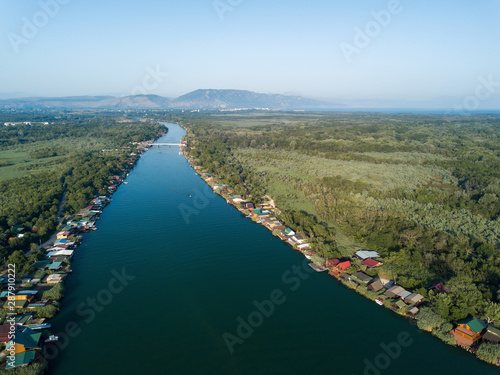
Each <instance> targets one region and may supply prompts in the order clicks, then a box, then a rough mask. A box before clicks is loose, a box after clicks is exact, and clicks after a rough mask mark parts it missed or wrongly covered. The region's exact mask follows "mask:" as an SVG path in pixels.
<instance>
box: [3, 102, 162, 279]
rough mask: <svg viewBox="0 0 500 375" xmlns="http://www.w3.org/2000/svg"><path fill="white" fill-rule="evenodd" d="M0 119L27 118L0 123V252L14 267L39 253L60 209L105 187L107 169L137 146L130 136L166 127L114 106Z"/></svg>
mask: <svg viewBox="0 0 500 375" xmlns="http://www.w3.org/2000/svg"><path fill="white" fill-rule="evenodd" d="M0 119H1V120H3V121H0V123H1V124H3V123H4V122H8V121H19V122H31V123H32V125H26V124H16V125H15V126H4V125H2V126H1V127H0V259H1V260H2V263H3V264H4V265H5V264H7V263H15V264H16V265H17V269H18V270H19V271H20V273H21V274H22V273H28V272H31V271H32V269H31V265H32V264H33V263H34V261H36V260H37V259H39V258H40V257H43V254H42V253H41V252H39V251H37V248H38V245H39V244H40V243H42V242H43V241H44V240H46V239H47V238H48V237H50V235H51V234H52V233H53V232H54V231H55V230H56V228H57V225H58V213H59V209H60V208H61V212H60V216H61V217H64V216H65V215H70V214H74V213H76V212H78V211H79V210H80V209H81V208H82V207H84V206H85V205H86V204H88V202H89V201H90V200H91V199H92V197H93V196H95V195H96V194H106V193H107V186H108V185H109V178H110V176H112V175H115V174H118V173H120V171H121V169H122V168H123V162H124V160H125V159H127V158H128V157H129V154H131V153H132V152H133V151H134V150H135V151H136V149H135V147H134V145H132V144H131V142H138V141H144V140H150V139H154V138H156V137H157V136H158V134H160V133H162V132H163V133H164V132H165V127H164V126H163V125H160V124H158V123H157V122H156V121H150V120H147V121H146V120H141V121H139V120H135V119H134V118H128V117H126V116H123V115H120V114H117V113H114V114H113V115H112V114H109V113H94V112H85V113H60V112H54V111H47V112H40V111H37V112H21V113H20V112H16V113H14V114H13V113H12V112H6V113H2V112H0ZM38 122H40V123H38ZM45 122H48V125H44V124H43V123H45ZM29 250H31V254H30V256H29V257H28V258H26V257H24V255H23V254H24V253H26V252H28V251H29Z"/></svg>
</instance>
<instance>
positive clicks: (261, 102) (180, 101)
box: [0, 90, 333, 109]
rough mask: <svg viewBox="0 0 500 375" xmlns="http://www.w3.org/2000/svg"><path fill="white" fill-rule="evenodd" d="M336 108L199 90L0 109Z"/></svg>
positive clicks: (22, 103)
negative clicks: (176, 94)
mask: <svg viewBox="0 0 500 375" xmlns="http://www.w3.org/2000/svg"><path fill="white" fill-rule="evenodd" d="M332 105H333V104H332V103H329V102H322V101H318V100H314V99H307V98H302V97H300V96H286V95H278V94H259V93H255V92H252V91H245V90H196V91H193V92H190V93H188V94H186V95H182V96H180V97H178V98H177V99H174V100H171V99H168V98H164V97H162V96H158V95H134V96H125V97H113V96H68V97H61V98H37V97H32V98H19V99H8V100H0V109H49V108H68V109H79V108H81V109H83V108H89V109H92V108H93V109H154V108H158V109H239V108H249V109H253V108H269V109H306V108H324V107H331V106H332Z"/></svg>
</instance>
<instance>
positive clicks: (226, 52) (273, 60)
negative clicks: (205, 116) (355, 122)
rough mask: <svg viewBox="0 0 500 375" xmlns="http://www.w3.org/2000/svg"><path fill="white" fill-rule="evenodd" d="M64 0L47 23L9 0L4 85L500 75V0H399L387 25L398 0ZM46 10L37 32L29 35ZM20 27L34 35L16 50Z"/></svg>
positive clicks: (171, 86)
mask: <svg viewBox="0 0 500 375" xmlns="http://www.w3.org/2000/svg"><path fill="white" fill-rule="evenodd" d="M43 1H44V0H42V2H43ZM51 1H56V2H57V0H45V2H47V3H50V2H51ZM60 1H61V2H63V0H60ZM64 2H67V4H64V5H59V10H58V11H57V12H55V14H52V15H48V16H45V17H46V19H45V20H44V15H43V14H41V13H40V12H45V14H47V11H43V10H42V8H41V5H40V2H39V1H33V0H16V1H12V0H0V10H1V11H0V50H1V51H2V53H1V56H0V93H28V94H33V95H40V96H63V95H105V94H115V95H118V94H121V95H127V94H130V93H131V91H132V90H133V89H134V88H135V87H137V86H138V85H139V86H140V85H142V82H143V79H144V78H145V76H147V75H148V71H147V68H148V67H151V68H156V67H157V66H158V67H160V69H161V71H162V72H168V74H169V75H168V77H162V78H161V82H160V81H158V82H157V85H151V86H150V87H152V86H154V88H150V89H148V90H147V92H148V93H152V94H159V95H164V96H178V95H181V94H184V93H187V92H189V91H192V90H195V89H198V88H215V89H223V88H232V89H248V90H253V91H257V92H265V93H271V92H272V93H285V94H289V93H293V94H301V95H304V96H309V97H323V98H346V99H356V98H363V99H370V98H373V99H407V100H425V99H432V98H435V97H440V96H450V95H451V96H464V95H470V94H473V93H474V90H475V88H476V87H477V85H478V82H479V81H478V79H479V77H488V76H490V75H491V76H492V77H493V78H494V79H495V80H496V81H499V82H500V48H499V46H500V44H499V41H500V22H499V20H500V1H499V0H482V1H478V2H472V1H466V0H439V1H435V0H419V1H416V0H413V1H411V0H400V6H399V8H398V9H400V10H401V11H400V12H399V13H398V14H393V15H392V16H391V20H390V21H389V22H388V24H387V25H385V26H380V27H379V28H380V30H377V29H376V25H375V26H374V25H373V23H372V24H369V22H372V21H373V20H374V17H373V15H372V14H371V12H372V11H381V10H387V9H388V4H389V3H390V1H345V0H344V1H335V0H321V1H318V0H312V1H298V0H266V1H264V0H242V1H238V0H220V1H219V4H231V3H233V4H236V5H228V6H230V7H231V8H233V9H232V10H231V11H227V12H225V13H224V14H223V17H222V18H223V19H221V18H220V17H219V15H218V13H217V11H216V10H215V7H214V0H184V1H180V0H176V1H172V0H142V1H138V0H120V1H117V0H99V1H98V0H85V1H83V0H80V1H77V0H64ZM238 3H240V4H238ZM37 16H38V19H37V22H38V24H39V25H41V27H39V28H38V30H37V31H36V35H29V34H26V33H24V34H23V31H22V28H23V24H25V21H26V19H27V20H28V21H30V22H33V21H35V18H36V17H37ZM45 21H48V22H46V25H44V22H45ZM367 25H371V26H372V27H374V28H373V29H372V31H373V32H372V35H373V37H371V38H370V44H369V45H368V46H367V47H363V48H358V51H359V53H354V54H351V56H350V58H351V59H350V61H348V59H346V57H345V54H344V53H343V52H342V48H341V46H342V45H343V44H342V43H344V46H345V45H346V44H349V45H351V46H353V47H356V44H355V43H354V36H355V29H356V28H359V29H361V30H365V29H366V27H367ZM13 34H16V35H17V36H19V37H23V38H24V37H26V36H27V37H26V38H25V40H24V41H26V42H27V43H20V42H19V39H16V40H17V42H18V45H17V47H18V52H16V51H15V48H14V47H13V46H14V45H15V43H13V42H12V38H13ZM19 43H20V44H19ZM358 47H359V45H358ZM356 48H357V47H356ZM148 82H149V83H155V82H152V81H148ZM496 90H497V91H498V92H497V93H496V94H498V93H500V87H497V88H496Z"/></svg>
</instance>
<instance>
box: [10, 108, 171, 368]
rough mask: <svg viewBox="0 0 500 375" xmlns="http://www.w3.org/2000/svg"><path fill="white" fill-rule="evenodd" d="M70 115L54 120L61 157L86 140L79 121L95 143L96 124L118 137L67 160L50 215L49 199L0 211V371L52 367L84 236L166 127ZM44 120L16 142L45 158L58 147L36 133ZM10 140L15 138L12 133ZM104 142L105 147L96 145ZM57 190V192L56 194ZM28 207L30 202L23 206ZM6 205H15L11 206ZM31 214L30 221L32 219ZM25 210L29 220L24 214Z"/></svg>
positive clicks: (38, 177)
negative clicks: (58, 319) (57, 328)
mask: <svg viewBox="0 0 500 375" xmlns="http://www.w3.org/2000/svg"><path fill="white" fill-rule="evenodd" d="M69 117H70V116H68V118H66V121H65V123H64V122H62V123H58V122H57V121H54V122H52V129H51V130H54V129H57V131H58V132H62V133H66V134H67V137H68V138H67V140H66V144H65V143H64V142H62V143H61V142H56V144H57V147H58V148H59V150H61V151H59V153H60V154H61V156H63V155H66V153H67V152H69V151H64V150H63V148H64V147H67V146H68V144H75V143H78V142H81V141H80V140H79V139H78V135H79V134H78V133H77V131H75V128H78V127H79V126H80V127H81V128H82V131H83V133H82V136H83V137H84V138H86V139H87V141H90V142H91V137H92V132H93V131H96V130H97V132H98V133H99V134H100V135H101V136H102V132H107V133H109V135H110V136H111V137H113V139H112V140H110V141H109V142H107V141H105V140H101V142H99V143H97V144H95V145H94V147H93V150H92V151H90V150H89V151H90V152H88V151H87V152H78V153H75V154H74V155H71V157H69V158H67V160H65V161H66V164H67V166H66V165H64V167H66V169H65V170H64V172H65V173H66V175H65V176H64V177H65V178H60V179H59V181H57V180H56V181H57V182H58V183H59V184H60V186H59V187H58V188H57V189H54V192H53V195H52V197H51V199H53V202H52V204H53V206H52V208H51V209H50V211H49V215H50V216H49V215H47V213H46V211H47V208H48V206H47V204H46V205H45V206H43V207H40V208H39V210H40V211H36V208H34V209H33V211H34V212H28V213H24V214H23V213H22V212H17V213H16V214H15V215H14V212H12V211H14V209H13V208H12V207H4V208H3V210H2V211H0V212H1V214H3V215H4V216H3V218H2V216H0V223H2V221H1V220H4V222H3V223H4V226H3V227H4V230H3V231H2V237H0V245H1V246H0V250H1V251H2V253H3V256H4V265H3V270H2V272H1V273H0V281H1V282H2V283H3V285H4V286H3V292H2V294H1V296H0V299H1V303H2V307H3V308H2V309H0V323H1V324H0V341H1V342H2V344H1V345H2V348H1V358H0V361H1V363H0V370H1V372H2V373H4V372H5V373H8V374H14V375H15V374H37V375H38V374H43V373H44V372H45V371H46V370H47V369H48V365H49V360H48V359H47V355H48V352H47V350H48V349H50V346H51V345H57V337H54V336H53V335H51V333H50V327H51V325H50V319H51V318H53V317H54V316H55V315H56V314H57V313H58V312H59V303H60V301H61V300H62V299H63V298H64V296H65V288H64V282H65V280H66V278H67V277H68V276H69V275H71V272H72V269H71V263H72V260H71V258H72V256H73V254H74V252H76V251H78V247H79V245H81V243H82V240H83V237H82V234H83V233H87V232H89V231H92V230H97V227H96V222H97V220H99V217H100V215H101V213H102V210H103V209H104V208H105V207H106V206H107V205H108V204H109V203H110V202H111V197H112V195H113V194H114V192H116V190H117V189H118V187H119V186H120V185H121V184H123V183H124V184H127V183H128V182H126V178H127V177H128V175H129V173H130V172H131V171H132V169H133V167H134V166H135V164H136V163H137V161H138V160H139V158H140V157H141V155H142V154H143V153H144V152H146V151H147V150H148V149H149V147H150V145H151V144H152V143H153V142H154V141H155V140H156V139H158V138H159V137H161V136H163V135H165V134H166V133H167V132H168V128H166V127H165V126H164V125H160V124H158V123H157V122H156V121H153V120H140V121H137V120H126V119H125V120H118V121H114V120H111V119H106V118H105V117H104V118H101V121H102V122H103V123H108V124H107V125H108V126H106V124H105V126H104V127H103V126H102V125H100V124H99V123H98V121H96V120H99V118H98V117H94V118H92V117H89V118H87V119H86V120H87V121H88V123H87V124H86V125H81V123H82V122H84V121H80V125H78V124H77V123H75V122H73V121H72V120H74V118H69ZM76 117H78V116H76ZM47 125H48V126H49V127H50V126H51V125H50V124H49V123H48V122H43V123H41V124H39V125H31V123H30V124H29V126H24V127H20V129H21V130H19V129H17V130H16V133H17V134H18V135H19V138H20V139H19V140H18V142H20V143H25V144H27V147H28V148H38V149H40V151H38V153H43V155H42V156H41V158H47V157H49V158H50V157H53V154H54V152H52V151H50V149H49V151H43V149H45V150H47V148H46V147H47V144H48V143H50V144H51V145H52V144H53V139H54V138H52V137H51V136H47V135H46V134H45V137H46V140H40V139H39V138H38V137H37V135H38V133H39V132H40V131H43V132H44V133H47V132H48V130H47V128H46V127H47ZM40 127H42V129H40ZM141 127H142V129H141ZM10 130H11V129H9V131H10ZM115 130H116V132H115ZM21 132H22V134H21ZM89 132H90V133H91V134H89ZM118 132H120V133H121V134H119V133H118ZM127 133H128V134H127ZM31 135H32V136H33V138H32V139H30V136H31ZM53 136H54V137H59V136H60V134H57V133H54V134H53ZM97 136H99V135H97ZM89 137H90V138H89ZM104 137H105V136H104ZM4 139H6V138H4ZM9 141H10V142H12V138H11V139H9ZM38 143H39V144H38ZM102 146H106V148H102V149H99V148H100V147H102ZM15 147H16V145H12V144H11V145H7V146H5V145H4V149H7V150H12V149H13V148H14V149H15ZM49 147H50V146H49ZM108 147H109V148H108ZM82 149H83V150H85V145H82ZM66 150H67V149H66ZM4 152H6V151H4ZM8 152H10V151H8ZM56 153H57V152H56ZM1 154H2V150H1V149H0V155H1ZM45 154H47V155H45ZM49 154H50V155H49ZM36 156H39V155H38V154H37V155H36ZM61 161H62V160H60V162H61ZM4 164H5V165H11V164H12V163H4ZM68 167H69V169H68ZM62 169H64V168H62ZM58 171H59V170H57V169H56V170H55V171H53V170H49V171H48V172H43V171H42V172H38V173H35V174H31V175H27V176H26V177H16V178H13V179H10V180H7V181H6V182H3V186H2V188H3V189H2V191H3V192H4V193H5V194H8V192H10V191H11V190H9V188H10V189H12V187H13V186H16V184H19V183H22V182H24V183H27V184H35V183H36V182H38V180H41V182H38V185H39V186H40V187H42V186H43V187H44V188H45V189H47V187H46V186H44V180H43V179H44V178H45V177H47V176H44V175H45V174H51V173H52V174H54V175H57V172H58ZM89 171H90V172H91V173H88V172H89ZM89 177H90V178H89ZM25 180H26V181H25ZM57 182H56V183H54V185H57ZM72 185H73V186H72ZM35 187H37V186H36V185H35ZM29 193H31V194H33V195H34V196H33V197H32V198H34V199H38V200H39V201H41V202H43V199H44V197H43V196H40V194H43V192H41V191H40V190H39V189H38V190H36V191H34V192H29ZM49 193H52V192H49ZM57 196H59V198H57V199H56V197H57ZM11 198H12V197H11ZM12 199H14V198H12ZM15 199H16V202H17V203H18V204H19V202H22V200H21V199H22V197H20V196H16V197H15ZM23 208H24V207H23ZM29 208H30V207H26V210H28V209H29ZM9 209H12V211H11V212H9ZM31 215H32V217H33V219H32V220H30V219H29V216H31ZM23 216H24V218H23V219H24V221H22V220H23V219H21V218H22V217H23ZM16 217H17V219H18V220H16V219H15V218H16ZM44 217H46V219H45V221H43V220H44V219H43V218H44ZM20 219H21V220H20ZM19 221H20V222H19ZM52 231H54V234H52ZM42 241H44V244H43V245H46V244H47V245H46V246H43V245H42ZM37 242H39V244H37Z"/></svg>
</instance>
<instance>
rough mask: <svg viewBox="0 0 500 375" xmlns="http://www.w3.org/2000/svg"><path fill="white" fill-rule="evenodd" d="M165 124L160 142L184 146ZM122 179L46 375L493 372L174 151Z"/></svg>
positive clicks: (76, 275)
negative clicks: (252, 211)
mask: <svg viewBox="0 0 500 375" xmlns="http://www.w3.org/2000/svg"><path fill="white" fill-rule="evenodd" d="M166 125H167V126H168V128H169V132H168V133H167V135H165V136H163V137H162V138H160V139H159V140H158V142H178V141H180V139H181V137H182V136H183V135H184V130H183V129H182V128H180V127H179V126H178V125H176V124H166ZM127 181H128V182H129V183H128V185H122V186H121V187H120V188H119V189H118V191H117V192H116V193H115V194H114V195H113V201H112V203H111V205H110V206H108V207H107V208H106V209H105V210H104V212H103V214H102V215H101V219H100V220H99V222H98V223H97V226H98V230H97V231H95V232H92V233H89V234H86V235H85V239H84V243H83V245H82V246H81V247H80V248H79V249H78V250H77V251H76V253H75V257H74V263H73V270H74V271H73V274H72V275H71V276H70V277H69V278H68V280H67V283H66V287H67V296H66V298H65V299H64V300H63V302H62V306H61V310H62V311H61V312H60V313H59V315H58V316H57V317H56V319H55V320H54V322H53V329H52V331H53V333H56V334H58V335H59V336H60V337H61V341H60V343H59V344H58V346H54V347H53V349H52V350H51V356H52V357H53V358H54V359H53V360H51V362H50V372H49V373H50V374H52V375H63V374H64V375H67V374H72V375H80V374H82V375H83V374H120V375H128V374H134V375H137V374H143V375H146V374H207V375H212V374H214V375H215V374H217V375H225V374H249V375H250V374H289V375H290V374H341V375H344V374H345V375H358V374H364V375H379V374H398V375H399V374H405V375H417V374H419V375H420V374H429V375H431V374H454V375H455V374H471V373H472V374H482V375H483V374H484V375H488V374H498V370H497V369H496V368H494V367H492V366H489V365H486V364H484V363H482V362H480V361H478V360H477V359H476V358H475V357H473V356H472V355H469V354H467V353H466V352H465V351H463V350H460V349H458V348H453V347H450V346H447V345H445V344H443V343H441V342H440V341H439V340H438V339H437V338H434V337H432V336H430V335H429V334H427V333H425V332H422V331H420V330H418V329H417V328H416V327H415V326H414V325H412V324H411V322H409V321H408V320H405V319H403V318H400V317H398V316H396V315H395V314H393V313H391V312H390V311H388V310H386V309H383V308H381V307H379V306H378V305H376V304H375V303H373V302H371V301H369V300H367V299H365V298H363V297H361V296H360V295H358V294H356V293H355V292H353V291H351V290H348V289H346V288H345V287H343V286H342V285H340V284H339V283H338V282H337V281H335V280H334V279H332V278H331V277H330V276H328V275H327V274H326V273H313V272H311V271H310V270H309V268H308V267H307V266H305V263H304V261H303V260H304V258H303V256H301V255H300V254H297V253H295V252H294V251H293V250H291V248H289V247H288V246H286V245H285V244H284V243H282V241H280V240H279V239H278V238H276V237H273V236H272V234H271V233H270V232H269V231H267V230H266V229H264V228H263V227H261V226H260V225H257V224H254V223H252V222H251V221H250V220H248V219H246V218H244V217H242V216H241V215H240V214H239V212H238V211H236V210H235V209H233V208H231V207H230V206H229V205H227V204H226V202H225V201H224V200H223V199H221V198H219V197H217V196H215V195H214V194H213V193H212V192H210V191H209V190H208V189H207V187H206V184H205V183H204V182H203V181H202V180H201V179H200V177H199V176H197V175H196V174H195V172H194V171H193V169H192V168H191V167H190V166H189V164H188V163H187V161H186V160H185V158H184V157H183V156H181V155H179V150H178V148H176V147H171V148H168V147H154V148H152V149H150V150H149V151H148V152H147V153H145V154H144V155H143V156H142V157H141V159H140V160H139V161H138V163H137V165H136V167H135V168H134V170H133V171H132V173H131V174H130V176H129V177H128V179H127Z"/></svg>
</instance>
